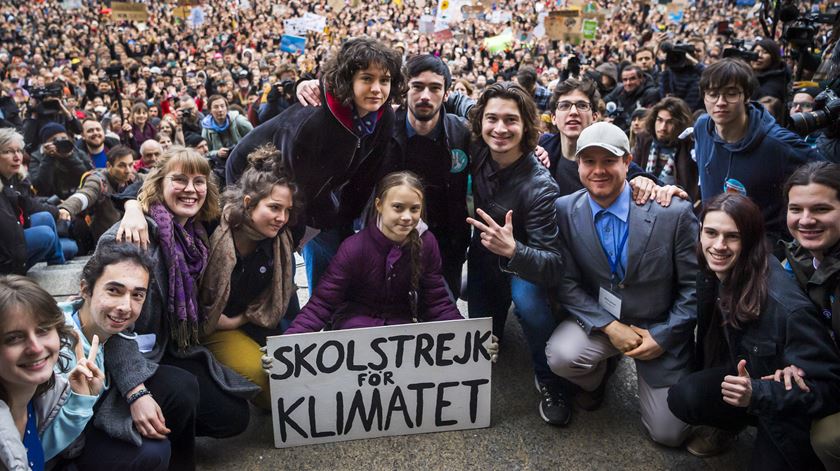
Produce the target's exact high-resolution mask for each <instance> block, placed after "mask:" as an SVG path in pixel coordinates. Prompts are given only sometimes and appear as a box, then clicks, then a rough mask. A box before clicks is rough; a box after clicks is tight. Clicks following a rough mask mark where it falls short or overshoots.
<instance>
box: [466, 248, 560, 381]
mask: <svg viewBox="0 0 840 471" xmlns="http://www.w3.org/2000/svg"><path fill="white" fill-rule="evenodd" d="M498 259H499V257H498V256H496V255H493V254H492V253H490V252H488V251H487V249H485V248H484V247H483V246H481V244H480V243H476V239H475V238H473V244H471V246H470V256H469V259H468V261H467V270H468V276H469V278H468V281H467V292H468V293H469V297H468V299H469V303H468V304H467V306H468V311H469V316H470V318H475V317H493V333H494V334H495V335H496V336H497V337H499V340H500V341H501V339H502V335H503V334H504V325H505V321H506V319H507V312H508V309H509V308H510V303H511V301H513V304H514V306H515V309H514V312H515V313H516V317H517V318H518V319H519V325H521V326H522V332H523V333H524V334H525V340H526V341H527V342H528V350H530V352H531V362H532V363H533V365H534V374H535V375H536V376H537V379H538V380H539V381H540V382H541V383H543V384H545V385H547V386H550V387H559V386H560V385H561V384H563V382H562V379H561V378H560V377H559V376H557V375H555V374H554V373H552V372H551V370H550V369H549V368H548V362H547V360H546V358H545V346H546V344H547V343H548V339H549V338H550V337H551V334H552V332H554V329H555V328H556V327H557V324H558V323H557V321H556V320H555V318H554V315H553V314H552V313H551V306H550V305H549V302H548V293H547V292H546V289H545V288H543V287H541V286H538V285H536V284H534V283H531V282H529V281H526V280H523V279H522V278H519V277H517V276H513V275H510V274H507V273H504V272H502V271H501V269H499V265H498Z"/></svg>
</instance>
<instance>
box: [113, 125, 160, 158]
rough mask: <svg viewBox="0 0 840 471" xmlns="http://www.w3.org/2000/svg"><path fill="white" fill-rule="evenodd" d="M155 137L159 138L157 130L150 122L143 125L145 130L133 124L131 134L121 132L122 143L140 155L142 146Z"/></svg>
mask: <svg viewBox="0 0 840 471" xmlns="http://www.w3.org/2000/svg"><path fill="white" fill-rule="evenodd" d="M155 136H157V130H156V129H155V127H154V126H152V123H150V122H148V121H146V124H144V125H143V129H140V128H138V127H137V126H135V125H133V124H132V125H131V132H125V131H120V141H122V143H123V144H125V145H127V146H128V147H131V148H132V149H133V150H134V151H135V152H138V153H139V152H140V146H142V145H143V143H144V142H146V141H148V140H149V139H154V138H155Z"/></svg>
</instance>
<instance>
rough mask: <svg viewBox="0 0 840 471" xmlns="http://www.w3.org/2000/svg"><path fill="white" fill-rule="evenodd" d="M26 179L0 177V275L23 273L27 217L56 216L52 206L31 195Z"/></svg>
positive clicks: (56, 213)
mask: <svg viewBox="0 0 840 471" xmlns="http://www.w3.org/2000/svg"><path fill="white" fill-rule="evenodd" d="M30 186H31V184H30V183H29V180H27V179H25V178H22V177H21V176H19V175H13V176H12V178H10V179H9V180H6V179H5V178H2V177H0V273H3V274H12V273H14V274H17V275H25V274H26V239H24V237H23V230H24V229H27V228H29V226H30V222H29V217H30V216H31V215H33V214H35V213H39V212H41V211H47V212H49V213H50V214H52V215H53V217H56V216H57V215H58V210H57V209H56V208H55V206H50V205H47V204H43V203H41V202H40V201H38V200H37V199H36V198H35V197H33V196H32V193H31V192H30V190H29V187H30Z"/></svg>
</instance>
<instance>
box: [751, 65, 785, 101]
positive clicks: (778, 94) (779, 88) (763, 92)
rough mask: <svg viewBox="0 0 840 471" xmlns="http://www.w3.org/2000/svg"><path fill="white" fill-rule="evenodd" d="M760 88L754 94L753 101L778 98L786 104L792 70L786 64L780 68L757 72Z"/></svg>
mask: <svg viewBox="0 0 840 471" xmlns="http://www.w3.org/2000/svg"><path fill="white" fill-rule="evenodd" d="M755 78H757V79H758V88H757V89H756V90H755V92H754V93H753V96H752V99H753V100H758V99H760V98H762V97H765V96H772V97H775V98H778V99H779V100H781V101H782V103H784V102H785V101H786V100H785V99H786V98H787V90H788V83H790V79H791V76H790V70H788V68H787V66H786V65H785V64H779V66H778V67H774V68H772V69H768V70H765V71H762V72H757V73H756V74H755Z"/></svg>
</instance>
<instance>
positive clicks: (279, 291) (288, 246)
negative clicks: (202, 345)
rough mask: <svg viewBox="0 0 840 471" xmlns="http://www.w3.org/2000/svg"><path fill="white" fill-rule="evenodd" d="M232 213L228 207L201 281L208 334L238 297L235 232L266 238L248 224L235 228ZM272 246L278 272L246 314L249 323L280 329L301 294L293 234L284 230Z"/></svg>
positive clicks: (213, 241)
mask: <svg viewBox="0 0 840 471" xmlns="http://www.w3.org/2000/svg"><path fill="white" fill-rule="evenodd" d="M229 213H230V210H229V208H225V210H224V213H223V214H222V217H221V220H220V221H219V227H217V228H216V230H215V231H214V232H213V235H212V237H210V257H209V260H208V262H207V268H208V269H207V271H206V273H205V275H204V277H203V278H202V280H201V293H200V300H201V306H202V308H203V312H205V313H206V314H207V323H206V325H205V331H204V334H205V335H207V334H210V333H212V332H213V330H215V326H216V324H217V323H218V321H219V317H220V316H221V314H222V311H223V310H224V308H225V307H226V306H227V303H228V301H229V300H230V296H231V295H233V296H236V294H235V293H231V292H230V278H231V273H232V272H233V269H234V267H235V266H236V247H235V245H234V241H233V233H234V232H240V233H243V234H244V235H245V237H247V238H248V239H250V240H255V241H258V240H262V239H264V238H265V236H263V235H262V234H260V233H259V232H257V231H256V230H255V229H253V228H252V227H251V226H249V225H248V224H243V225H242V226H241V227H238V228H236V229H232V228H231V227H230V226H229V225H228V221H227V219H228V218H227V216H228V214H229ZM272 246H273V251H274V266H273V270H274V273H273V275H272V281H271V284H270V285H269V286H268V287H267V288H266V289H265V290H264V291H263V292H262V293H260V294H259V296H257V297H256V298H255V299H254V300H253V301H251V302H250V303H249V304H248V308H247V309H246V310H245V313H244V315H245V318H246V319H248V321H249V322H251V323H253V324H256V325H258V326H261V327H266V328H275V327H277V325H278V323H279V322H280V319H282V318H283V315H284V314H286V308H287V307H288V305H289V300H290V299H291V297H292V296H293V295H294V293H295V292H296V291H297V287H296V286H295V283H294V277H293V275H292V267H293V264H294V263H295V259H294V255H293V251H294V243H293V242H292V235H291V231H289V230H288V229H284V230H282V231H280V233H279V234H277V237H275V238H274V241H273V244H272Z"/></svg>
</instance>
